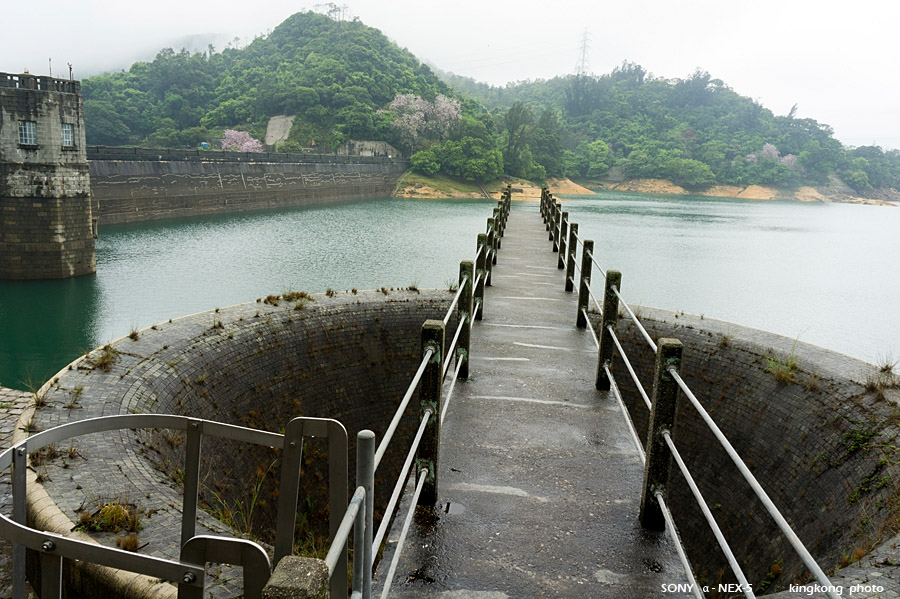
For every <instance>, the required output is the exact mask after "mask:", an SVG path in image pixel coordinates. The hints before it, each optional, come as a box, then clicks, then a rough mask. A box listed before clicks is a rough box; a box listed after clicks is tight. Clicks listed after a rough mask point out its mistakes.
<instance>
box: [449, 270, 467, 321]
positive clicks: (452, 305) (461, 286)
mask: <svg viewBox="0 0 900 599" xmlns="http://www.w3.org/2000/svg"><path fill="white" fill-rule="evenodd" d="M468 281H469V277H463V280H462V281H460V282H459V288H458V289H457V290H456V295H454V296H453V301H452V302H450V307H449V308H447V314H446V315H445V316H444V326H446V325H447V323H448V322H450V318H451V317H452V316H453V309H454V308H456V304H458V303H459V298H460V296H461V295H462V292H463V290H464V289H465V287H466V283H468Z"/></svg>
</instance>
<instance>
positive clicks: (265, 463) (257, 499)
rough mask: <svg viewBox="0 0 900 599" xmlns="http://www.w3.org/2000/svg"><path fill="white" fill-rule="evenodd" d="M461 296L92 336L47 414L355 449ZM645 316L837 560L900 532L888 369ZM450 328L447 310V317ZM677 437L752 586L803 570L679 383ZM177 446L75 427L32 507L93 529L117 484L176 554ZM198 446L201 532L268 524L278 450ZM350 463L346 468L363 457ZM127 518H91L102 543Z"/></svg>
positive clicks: (41, 520)
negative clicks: (676, 344)
mask: <svg viewBox="0 0 900 599" xmlns="http://www.w3.org/2000/svg"><path fill="white" fill-rule="evenodd" d="M451 297H452V296H451V294H449V293H447V292H440V291H428V292H422V293H418V292H413V291H408V290H406V291H392V290H386V293H382V292H359V293H338V294H336V295H334V296H333V297H327V296H325V295H317V296H314V297H313V298H312V300H311V301H310V300H309V299H307V298H303V297H296V298H294V299H288V300H286V299H284V298H283V297H277V298H276V297H271V298H267V299H266V300H260V301H258V302H252V303H248V304H242V305H238V306H232V307H228V308H223V309H221V310H215V311H209V312H204V313H200V314H195V315H192V316H188V317H184V318H180V319H176V320H174V321H170V322H166V323H161V324H159V325H156V326H154V327H150V328H148V329H145V330H143V331H138V332H137V334H136V335H134V336H133V337H135V338H132V337H124V338H122V339H119V340H117V341H115V342H113V343H112V344H111V345H110V348H109V350H105V349H103V348H100V349H97V350H94V351H92V352H90V353H89V354H88V355H87V356H85V357H82V358H80V359H79V360H77V361H76V362H74V363H73V364H72V366H71V367H70V369H67V370H64V371H62V372H61V373H60V374H59V375H58V376H57V377H55V378H54V379H53V380H51V381H50V382H48V383H47V385H45V387H44V389H43V390H42V392H41V394H40V396H41V401H40V403H41V404H42V405H41V406H39V407H38V408H37V411H36V414H35V416H34V422H33V427H36V428H39V429H46V428H49V427H51V426H55V425H58V424H61V423H64V422H69V421H72V420H78V419H83V418H88V417H94V416H101V415H112V414H129V413H144V412H151V413H176V414H185V415H190V416H195V417H201V418H206V419H210V420H218V421H223V422H230V423H234V424H239V425H242V426H248V427H255V428H260V429H265V430H270V431H274V432H280V431H281V430H282V427H283V426H284V425H285V424H286V423H287V422H288V421H289V420H290V418H292V417H295V416H298V415H303V416H319V417H332V418H336V419H338V420H340V421H341V422H342V423H343V424H344V425H345V426H346V428H347V430H348V433H349V436H350V439H351V451H350V455H351V459H352V455H353V448H352V444H353V439H354V437H355V434H356V432H357V431H358V430H360V429H362V428H371V429H372V430H374V431H375V433H376V435H377V436H378V438H379V439H380V438H381V435H382V434H383V432H384V429H385V427H386V424H387V423H388V422H389V420H390V418H391V416H392V414H393V413H394V410H395V408H396V405H397V402H398V400H399V399H400V397H401V396H402V395H403V393H404V391H405V390H406V388H407V386H408V384H409V381H410V379H411V377H412V373H413V372H414V370H415V368H416V366H417V365H418V362H419V357H420V350H419V334H420V328H421V325H422V323H423V322H424V321H425V320H426V319H429V318H441V317H442V316H443V313H444V310H445V309H446V307H447V305H448V303H449V301H450V300H451ZM641 319H642V321H643V322H644V324H645V325H646V326H647V328H648V329H649V331H650V334H651V336H652V337H653V338H655V339H658V338H660V337H676V338H678V339H680V340H681V341H682V342H683V343H684V345H685V354H684V365H683V369H682V372H683V376H684V378H685V380H686V381H687V382H688V384H689V385H690V386H691V388H692V389H693V390H694V392H695V393H696V395H697V396H698V398H699V399H700V401H701V402H702V403H703V404H704V406H705V407H706V408H707V409H708V410H709V411H710V413H711V414H712V416H713V418H715V420H716V421H717V422H718V423H719V425H720V426H721V427H722V429H723V430H724V432H725V434H726V435H727V436H728V438H729V439H731V441H732V442H733V444H734V445H735V447H736V448H737V450H738V452H739V453H740V454H741V455H742V457H743V458H744V460H745V461H746V462H747V464H748V465H749V466H750V468H751V469H752V470H753V472H754V473H755V475H756V476H757V478H758V479H759V480H760V482H761V483H762V484H763V486H764V488H765V489H766V490H767V491H768V493H769V494H770V496H771V497H772V499H773V500H774V501H775V503H776V504H777V505H778V506H779V508H780V509H781V510H782V511H783V513H784V514H785V516H786V517H787V519H788V521H789V522H790V523H791V524H792V525H793V526H794V528H795V530H796V531H797V532H798V534H799V535H800V537H801V538H802V539H803V540H804V542H805V543H806V545H807V547H808V548H809V549H810V550H811V551H812V553H813V554H814V555H815V556H816V558H817V559H818V561H819V563H820V564H821V565H822V566H823V567H824V569H826V570H829V569H832V568H834V567H839V566H841V565H843V564H845V563H848V562H849V561H851V560H852V559H854V558H858V557H859V556H860V555H862V554H864V553H866V552H867V551H868V550H869V549H871V547H872V546H873V545H874V544H875V543H876V542H877V541H878V540H879V539H883V538H886V537H888V536H890V535H891V534H892V533H894V532H895V531H896V526H897V522H898V521H900V520H898V514H900V504H898V501H897V497H898V496H900V494H898V488H897V483H896V482H895V481H897V480H900V465H898V464H900V459H898V457H900V456H898V455H897V451H898V450H897V449H896V447H897V446H898V443H897V437H898V425H900V417H898V412H900V409H898V404H897V399H898V398H897V393H898V392H897V389H896V385H897V379H896V378H895V376H894V375H893V374H891V373H886V372H881V371H879V370H878V369H876V368H873V367H872V366H871V365H868V364H865V363H862V362H859V361H857V360H854V359H852V358H848V357H847V356H843V355H840V354H835V353H834V352H829V351H826V350H823V349H821V348H817V347H814V346H810V345H807V344H804V343H800V342H796V341H795V340H793V339H787V338H784V337H780V336H777V335H772V334H769V333H765V332H761V331H757V330H752V329H748V328H745V327H740V326H737V325H732V324H729V323H722V322H719V321H714V320H710V319H704V318H702V317H693V316H690V315H684V314H680V313H673V312H666V311H661V310H653V309H647V308H644V309H642V310H641ZM454 328H455V324H454V323H453V322H451V323H450V324H449V325H448V329H449V330H453V329H454ZM618 330H619V335H620V338H621V339H622V342H623V345H624V346H625V349H626V351H627V353H628V355H629V358H630V359H631V361H632V363H633V364H634V366H635V368H636V370H637V372H638V376H639V377H640V378H641V380H642V381H643V382H644V384H645V385H647V386H648V391H649V385H650V382H651V380H652V378H651V377H652V370H653V354H652V352H651V351H650V349H649V348H648V347H647V346H646V344H645V343H644V341H643V339H642V337H641V336H640V333H639V332H638V331H637V330H636V328H634V327H633V325H631V323H630V320H628V319H627V318H626V319H623V320H620V322H619V328H618ZM477 344H478V339H477V336H476V337H475V339H474V346H473V347H474V348H477ZM791 354H793V357H794V359H795V360H796V362H797V366H796V367H795V368H794V369H793V371H792V373H791V376H790V377H788V379H789V380H783V381H778V380H776V378H775V377H774V376H773V374H772V373H771V372H769V371H768V370H767V369H768V367H769V361H768V359H769V358H774V359H777V360H781V361H784V360H786V359H787V357H788V356H789V355H791ZM615 364H616V366H615V372H616V375H617V378H618V380H619V385H620V387H621V389H622V390H623V392H624V394H625V399H626V403H627V404H628V407H629V410H630V412H631V415H632V418H633V419H634V421H635V423H636V425H637V428H638V432H639V434H640V435H642V436H644V435H645V434H646V426H647V412H646V409H645V407H644V405H643V401H642V400H641V398H640V397H639V396H638V394H637V393H636V391H633V386H632V385H631V384H630V382H628V375H627V373H625V371H624V368H623V367H622V365H621V362H620V360H619V359H618V358H616V360H615ZM106 366H108V367H109V368H108V370H105V368H106ZM536 376H537V375H536ZM413 405H415V402H413ZM414 411H415V410H414V409H413V410H411V413H414ZM408 420H409V421H408V422H404V423H403V424H402V425H401V428H400V431H399V436H398V437H397V438H396V439H395V443H397V447H398V448H402V449H403V452H402V453H405V447H406V446H407V445H408V439H409V437H410V436H411V434H412V432H413V431H412V430H411V428H412V426H414V421H415V420H416V419H415V418H411V419H408ZM23 424H27V423H25V422H23ZM673 436H674V438H675V440H676V443H677V444H678V446H679V448H680V450H681V452H682V454H683V455H684V456H685V457H686V459H687V461H688V465H689V467H690V468H691V471H692V472H693V474H694V477H695V478H696V479H697V481H698V484H699V485H700V487H701V490H702V491H703V493H704V495H705V496H706V499H707V501H708V503H709V504H710V506H711V507H712V509H713V512H714V514H715V515H716V517H717V519H718V520H719V523H720V525H721V526H722V528H723V530H724V532H725V534H726V536H727V537H728V539H729V542H730V543H731V544H732V547H733V549H734V550H735V553H736V555H737V557H738V559H739V560H740V561H741V563H742V565H743V566H744V568H745V572H746V573H747V576H748V578H749V580H750V581H751V582H752V583H754V589H755V590H756V591H757V592H758V594H764V590H765V589H775V588H784V587H785V586H786V585H787V584H788V583H790V582H792V581H794V580H795V579H797V578H798V577H801V578H802V576H803V571H804V568H803V566H802V564H801V563H800V560H799V559H798V558H796V557H795V554H794V552H793V550H792V549H791V548H790V547H789V546H788V544H787V541H786V540H785V539H784V537H783V536H782V535H781V534H780V533H779V532H778V530H777V528H776V526H775V525H774V523H773V522H772V520H771V519H770V518H769V517H768V515H767V514H765V512H764V511H763V508H762V506H761V505H760V504H759V502H758V500H757V499H756V498H755V497H754V496H753V495H752V493H751V491H750V489H749V487H748V486H747V484H746V483H745V482H744V481H743V479H741V478H740V475H739V474H738V473H737V471H736V469H735V468H734V466H733V465H732V464H731V463H730V461H729V459H728V457H727V456H726V455H725V453H724V452H723V451H722V450H721V448H720V447H719V446H718V445H717V443H716V442H715V441H714V440H713V438H712V436H711V435H710V434H709V433H708V432H707V429H706V428H705V425H704V424H703V423H702V421H701V420H700V419H699V417H698V416H697V415H696V412H695V411H693V409H692V408H691V407H690V406H689V405H687V404H686V403H684V402H683V400H682V404H681V406H680V407H679V410H678V415H677V417H676V425H675V429H674V432H673ZM183 445H184V440H183V438H182V437H181V436H180V435H179V434H177V433H173V432H168V431H161V432H156V433H152V434H146V433H141V432H135V431H128V430H126V431H118V432H115V433H112V434H110V433H107V434H103V435H93V436H87V437H82V438H80V439H76V440H74V441H73V442H71V443H68V442H67V443H65V444H61V445H60V446H59V447H57V448H56V451H55V453H54V455H52V456H44V459H43V460H42V461H41V463H40V464H36V465H35V466H34V470H35V471H34V472H33V473H31V474H30V476H31V480H30V482H29V511H30V514H29V517H30V519H31V522H32V524H33V525H34V526H35V527H37V528H45V529H48V530H54V531H57V532H61V533H65V534H75V535H79V534H80V533H78V532H74V533H71V532H70V529H71V528H72V527H73V526H74V522H75V521H77V520H78V518H79V514H81V513H84V512H87V513H91V512H93V511H95V510H97V509H98V506H100V505H103V504H105V503H108V502H110V501H121V502H124V503H128V504H132V505H135V506H136V508H137V509H138V511H139V512H140V514H141V526H142V528H141V530H140V531H139V533H138V536H139V539H140V543H141V545H142V548H141V549H140V551H142V552H150V553H153V554H154V555H159V556H165V557H170V558H177V555H178V545H179V533H180V507H181V492H180V487H179V483H180V480H179V478H180V476H182V474H183V471H182V470H181V468H182V465H181V464H182V463H183ZM203 450H204V451H203V464H202V469H201V481H202V484H201V497H202V500H203V502H204V504H205V507H206V512H205V513H203V514H201V518H200V526H199V527H198V531H197V532H198V533H212V534H232V531H231V529H230V528H228V527H227V526H226V525H225V524H223V523H222V521H225V522H228V523H230V524H231V525H233V526H234V527H235V528H236V529H237V530H238V531H239V532H244V533H247V534H249V535H251V536H254V537H261V538H263V539H266V538H271V537H270V533H271V530H272V526H273V515H274V510H275V506H276V503H277V502H276V499H277V494H278V489H277V482H276V481H277V478H278V467H277V466H278V452H276V451H274V450H269V449H263V448H252V447H249V446H242V445H240V444H237V443H232V442H228V441H216V440H205V441H204V446H203ZM304 455H305V460H304V464H303V469H304V470H303V473H304V476H303V477H302V478H303V488H302V490H301V506H300V507H301V509H300V513H301V514H302V516H301V518H304V519H305V522H303V523H302V524H304V526H306V525H309V526H306V527H305V528H304V529H303V531H306V532H302V534H300V535H299V539H298V540H299V541H300V542H301V543H302V544H304V545H305V548H306V549H315V548H316V547H317V546H319V547H320V546H321V544H322V542H323V541H322V538H321V536H322V531H323V530H324V526H323V524H324V519H325V517H326V514H327V510H326V507H325V505H326V501H325V497H326V496H327V492H326V486H325V485H326V480H325V479H326V478H327V474H326V472H327V471H326V469H325V468H324V464H325V460H324V457H325V447H324V446H320V445H319V444H318V443H317V442H311V443H310V444H309V445H308V446H307V447H306V448H305V454H304ZM402 459H403V456H402V455H399V454H398V453H390V452H389V453H388V454H387V455H386V457H385V461H384V462H383V464H382V466H381V468H380V469H379V471H378V473H377V478H376V490H377V493H378V494H379V497H377V498H376V500H377V501H379V502H380V503H381V504H382V505H383V502H384V499H385V496H386V494H387V493H388V492H389V490H390V486H391V481H392V480H393V479H394V477H395V475H396V472H397V470H398V468H399V465H400V463H401V462H402ZM349 470H350V473H351V480H352V472H353V470H354V467H353V464H352V463H351V465H350V469H349ZM36 477H38V478H40V479H41V481H42V482H43V484H42V485H38V484H35V482H36V481H35V478H36ZM674 481H675V483H674V484H673V487H672V490H671V494H670V504H671V506H672V509H673V511H674V513H675V519H676V522H677V524H678V527H679V530H680V533H681V536H682V538H683V540H684V541H685V545H686V546H687V550H688V553H689V555H690V556H691V558H692V561H693V563H694V566H695V570H696V572H697V574H698V575H699V576H700V578H701V580H703V581H707V582H709V583H712V584H715V583H717V582H718V581H719V580H724V581H726V582H727V581H729V575H728V570H727V565H726V562H725V559H724V558H723V557H722V555H721V552H720V551H719V550H718V548H717V547H716V546H715V541H714V539H713V536H712V534H711V532H710V531H709V528H708V527H707V525H706V523H705V521H704V520H703V519H702V516H701V515H700V513H699V510H697V508H696V506H695V504H694V502H693V498H692V497H691V496H690V493H689V491H688V489H687V487H686V485H685V484H684V483H683V481H682V479H681V478H680V475H674ZM351 484H352V483H351ZM376 505H377V504H376ZM377 509H378V508H377V507H376V518H377V516H378V513H377ZM214 516H215V517H214ZM636 517H637V514H635V518H636ZM217 518H218V520H217ZM120 536H121V535H118V534H116V533H101V534H98V535H94V537H95V538H96V539H98V540H100V541H101V542H103V543H106V544H113V543H115V539H116V537H120ZM145 544H146V545H145ZM785 556H786V557H785ZM213 575H214V576H216V577H217V580H218V581H219V582H221V583H222V584H214V585H213V587H214V589H213V594H214V595H215V596H223V597H224V596H232V595H233V594H234V585H229V584H228V579H229V578H230V577H232V576H233V575H234V574H233V571H232V570H227V569H225V570H217V571H214V572H213ZM67 576H68V579H67V580H68V583H67V586H68V589H69V591H70V592H72V593H74V592H75V591H78V592H80V593H81V595H82V596H113V595H115V594H121V595H122V596H135V597H138V596H141V597H145V596H160V597H162V596H166V597H171V596H174V588H173V587H172V586H170V585H165V584H159V583H158V582H157V581H153V580H150V579H147V578H146V577H140V576H133V575H127V574H123V573H109V572H107V571H103V570H102V569H99V568H92V567H90V566H81V565H79V566H78V567H70V571H69V572H68V573H67ZM760 587H764V589H763V590H761V588H760ZM238 588H239V586H238ZM113 589H114V590H113Z"/></svg>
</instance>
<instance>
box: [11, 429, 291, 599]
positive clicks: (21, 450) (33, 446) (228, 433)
mask: <svg viewBox="0 0 900 599" xmlns="http://www.w3.org/2000/svg"><path fill="white" fill-rule="evenodd" d="M201 426H202V431H200V432H201V433H202V434H204V435H207V436H213V437H219V438H225V439H232V440H237V441H243V442H248V443H252V444H255V445H264V446H268V447H274V448H283V446H284V435H280V434H278V433H269V432H266V431H260V430H255V429H249V428H244V427H241V426H236V425H230V424H224V423H220V422H214V421H210V420H203V419H198V418H191V417H188V416H180V415H174V414H123V415H114V416H100V417H96V418H88V419H85V420H79V421H76V422H69V423H66V424H62V425H59V426H56V427H54V428H51V429H48V430H46V431H42V432H39V433H35V434H33V435H31V436H30V437H28V438H26V439H23V440H22V441H20V442H19V443H16V444H15V445H13V446H12V447H10V448H8V449H6V450H5V451H3V452H2V453H0V471H2V470H4V469H6V468H8V467H10V466H14V469H13V511H14V513H15V515H14V518H16V517H17V516H18V517H23V516H24V510H23V509H21V508H22V507H24V501H25V496H24V493H25V488H24V486H25V484H27V483H26V479H25V467H26V464H27V457H28V453H30V452H32V451H37V450H39V449H41V448H43V447H46V446H48V445H52V444H54V443H58V442H60V441H64V440H66V439H71V438H73V437H81V436H83V435H87V434H93V433H100V432H106V431H113V430H122V429H150V428H154V429H155V428H165V429H175V430H184V431H190V430H191V429H192V428H193V429H195V430H197V429H199V428H200V427H201ZM186 459H187V458H186ZM185 494H186V495H187V494H188V491H187V489H186V491H185ZM185 515H188V514H185ZM0 533H2V534H3V537H5V538H7V539H9V540H10V541H11V542H12V543H13V544H14V545H20V546H23V547H27V548H29V549H32V550H35V551H38V552H40V553H41V554H42V555H45V556H50V557H51V558H57V560H56V564H54V565H53V567H56V568H60V567H61V559H62V558H66V559H77V560H81V561H86V562H90V563H95V564H99V565H101V566H106V567H110V568H116V569H120V570H126V571H129V572H136V573H139V574H144V575H147V576H151V577H156V578H161V579H163V580H176V581H180V582H179V583H178V586H179V588H180V589H182V590H184V591H185V592H187V590H188V589H190V590H191V592H192V593H193V594H196V592H199V590H200V589H202V588H203V587H204V585H205V580H206V571H205V564H204V563H194V562H190V561H187V560H185V559H181V560H171V559H165V558H160V557H155V556H151V555H142V554H137V553H132V552H129V551H124V550H121V549H116V548H112V547H106V546H103V545H99V544H96V543H91V542H86V541H81V540H78V539H74V538H70V537H64V536H62V535H60V534H57V533H53V532H48V531H40V530H35V529H32V528H30V527H28V526H27V525H26V524H25V523H24V522H16V521H15V519H10V518H9V517H7V516H6V515H5V514H3V513H0ZM201 537H202V538H201ZM192 539H196V540H197V541H198V543H195V544H194V546H192V550H195V551H196V550H197V546H198V545H203V544H204V543H206V542H213V543H216V544H217V545H218V546H219V547H220V548H221V546H223V545H226V544H229V543H233V542H240V543H241V544H242V546H244V547H246V548H249V549H250V552H251V554H252V553H253V550H254V549H258V551H256V553H258V554H259V555H260V556H261V557H260V559H256V556H254V555H251V554H247V555H246V559H248V560H251V561H253V562H261V559H262V558H265V561H266V563H268V557H267V556H266V553H265V550H263V549H262V548H261V547H259V546H258V545H256V544H255V543H252V542H249V541H244V540H241V539H232V538H229V537H212V536H208V535H200V537H194V536H192ZM185 546H186V547H187V545H185ZM200 551H201V552H202V547H201V549H200ZM235 553H236V554H239V555H241V558H240V559H241V560H243V559H245V556H244V553H243V552H242V551H238V552H235ZM42 561H43V560H42ZM238 565H243V561H240V562H239V563H238ZM264 578H266V579H267V578H268V577H264ZM48 580H49V578H48ZM263 582H265V580H263ZM19 584H20V582H19V581H18V580H16V579H15V577H14V580H13V585H14V587H13V592H14V594H15V595H18V594H19V593H20V592H21V591H22V589H20V588H19ZM55 591H57V589H47V593H48V596H49V595H51V594H53V592H55ZM247 591H248V594H249V595H254V596H255V592H254V593H249V589H247Z"/></svg>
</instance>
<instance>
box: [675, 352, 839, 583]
mask: <svg viewBox="0 0 900 599" xmlns="http://www.w3.org/2000/svg"><path fill="white" fill-rule="evenodd" d="M667 371H668V372H669V374H671V375H672V378H673V379H675V382H676V383H677V384H678V386H679V387H680V388H681V390H682V391H683V392H684V395H685V396H686V397H687V398H688V400H690V402H691V405H693V406H694V409H696V410H697V413H698V414H700V417H701V418H703V421H704V422H706V425H707V426H708V427H709V429H710V431H712V433H713V436H715V438H716V440H718V442H719V444H720V445H721V446H722V448H723V449H724V450H725V453H727V454H728V457H729V458H731V461H732V462H734V465H735V466H737V469H738V471H739V472H740V473H741V476H743V477H744V480H746V481H747V483H748V484H749V485H750V488H751V489H753V492H754V493H755V494H756V496H757V497H758V498H759V500H760V501H761V502H762V504H763V506H764V507H765V508H766V511H767V512H768V513H769V515H770V516H771V517H772V519H773V520H775V523H776V524H777V525H778V528H780V529H781V532H782V533H783V534H784V536H785V537H786V538H787V540H788V542H789V543H790V544H791V546H792V547H793V548H794V551H796V552H797V555H798V556H800V559H801V560H802V561H803V564H804V565H805V566H806V567H807V569H808V570H809V571H810V573H812V575H813V576H814V577H815V578H816V580H818V581H819V583H820V584H822V585H824V586H825V587H826V588H830V587H832V584H831V580H829V578H828V576H826V575H825V572H823V571H822V568H820V567H819V564H818V563H817V562H816V560H815V559H813V556H812V555H811V554H810V553H809V551H808V550H807V549H806V547H805V546H804V545H803V542H802V541H801V540H800V537H798V536H797V533H795V532H794V529H793V528H791V525H790V524H788V522H787V520H785V518H784V516H782V515H781V512H780V511H779V510H778V508H777V507H775V503H774V502H773V501H772V500H771V499H770V498H769V495H768V494H767V493H766V492H765V490H764V489H763V488H762V485H760V484H759V481H758V480H756V477H755V476H753V473H752V472H750V469H749V468H747V465H746V464H745V463H744V460H743V459H741V456H740V455H739V454H738V452H737V450H735V448H734V446H733V445H732V444H731V442H730V441H729V440H728V438H727V437H726V436H725V434H724V433H723V432H722V430H721V429H720V428H719V426H718V425H717V424H716V423H715V421H714V420H713V419H712V416H710V415H709V412H707V411H706V409H705V408H704V407H703V405H702V404H701V403H700V401H699V400H698V399H697V397H696V396H695V395H694V393H693V392H692V391H691V389H690V387H688V386H687V384H686V383H685V382H684V380H683V379H682V378H681V375H679V374H678V371H677V370H676V369H675V368H674V367H669V368H668V369H667ZM826 594H827V595H828V596H829V598H830V599H837V595H835V594H834V593H833V592H831V591H827V593H826Z"/></svg>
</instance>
